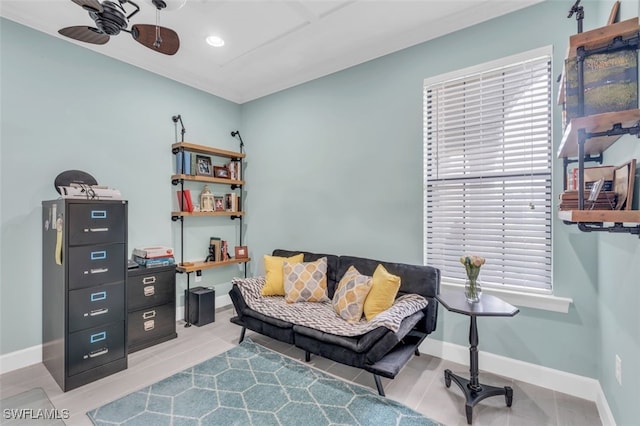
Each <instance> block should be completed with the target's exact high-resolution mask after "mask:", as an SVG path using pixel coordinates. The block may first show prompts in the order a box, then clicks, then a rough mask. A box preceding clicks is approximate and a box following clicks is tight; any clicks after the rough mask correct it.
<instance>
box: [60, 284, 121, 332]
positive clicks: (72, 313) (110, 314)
mask: <svg viewBox="0 0 640 426" xmlns="http://www.w3.org/2000/svg"><path fill="white" fill-rule="evenodd" d="M124 306H125V303H124V282H122V281H121V282H118V283H115V284H108V285H101V286H95V287H89V288H83V289H79V290H72V291H70V292H69V310H68V312H69V333H73V332H74V331H78V330H84V329H86V328H90V327H96V326H99V325H101V324H107V323H110V322H115V321H124V319H125V318H124V315H125V310H124Z"/></svg>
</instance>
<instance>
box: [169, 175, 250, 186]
mask: <svg viewBox="0 0 640 426" xmlns="http://www.w3.org/2000/svg"><path fill="white" fill-rule="evenodd" d="M181 180H188V181H192V182H206V183H219V184H221V185H232V186H233V185H236V186H240V185H244V181H243V180H231V179H224V178H215V177H211V176H194V175H172V176H171V182H172V183H173V184H174V185H177V184H178V183H179V182H180V181H181Z"/></svg>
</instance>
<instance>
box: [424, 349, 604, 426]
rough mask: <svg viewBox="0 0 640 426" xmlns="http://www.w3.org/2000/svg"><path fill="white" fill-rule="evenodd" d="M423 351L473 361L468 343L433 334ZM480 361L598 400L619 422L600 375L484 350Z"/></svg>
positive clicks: (501, 371)
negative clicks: (462, 343)
mask: <svg viewBox="0 0 640 426" xmlns="http://www.w3.org/2000/svg"><path fill="white" fill-rule="evenodd" d="M420 351H421V352H423V353H425V354H428V355H432V356H436V357H438V358H442V359H446V360H448V361H452V362H455V363H458V364H462V365H466V366H468V365H469V348H468V347H466V346H460V345H456V344H453V343H449V342H443V341H440V340H435V339H431V338H429V339H425V341H424V342H422V344H421V345H420ZM478 363H479V364H480V369H481V370H482V371H486V372H489V373H493V374H499V375H501V376H506V377H511V378H513V379H516V380H519V381H522V382H526V383H531V384H533V385H536V386H542V387H544V388H547V389H552V390H554V391H557V392H562V393H566V394H568V395H572V396H575V397H578V398H582V399H588V400H589V401H594V402H595V403H596V406H597V407H598V412H599V414H600V418H601V420H602V423H603V424H604V425H611V426H615V420H614V418H613V414H612V413H611V410H610V408H609V404H608V403H607V399H606V397H605V395H604V392H603V390H602V387H601V386H600V382H599V381H598V380H596V379H592V378H589V377H584V376H579V375H577V374H572V373H567V372H565V371H560V370H555V369H553V368H548V367H544V366H541V365H536V364H531V363H528V362H524V361H519V360H517V359H513V358H507V357H504V356H501V355H496V354H492V353H489V352H484V351H480V352H479V353H478Z"/></svg>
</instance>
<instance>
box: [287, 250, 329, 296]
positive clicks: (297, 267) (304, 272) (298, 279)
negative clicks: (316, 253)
mask: <svg viewBox="0 0 640 426" xmlns="http://www.w3.org/2000/svg"><path fill="white" fill-rule="evenodd" d="M283 271H284V300H285V301H286V302H287V303H296V302H328V301H329V298H328V297H327V258H326V257H323V258H320V259H318V260H316V261H315V262H302V263H296V264H292V263H289V262H287V261H285V262H284V267H283Z"/></svg>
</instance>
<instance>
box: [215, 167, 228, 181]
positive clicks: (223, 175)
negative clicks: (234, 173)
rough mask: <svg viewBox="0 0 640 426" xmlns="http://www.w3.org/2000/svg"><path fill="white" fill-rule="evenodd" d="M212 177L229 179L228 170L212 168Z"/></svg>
mask: <svg viewBox="0 0 640 426" xmlns="http://www.w3.org/2000/svg"><path fill="white" fill-rule="evenodd" d="M213 177H217V178H221V179H229V169H227V168H226V167H224V166H213Z"/></svg>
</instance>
